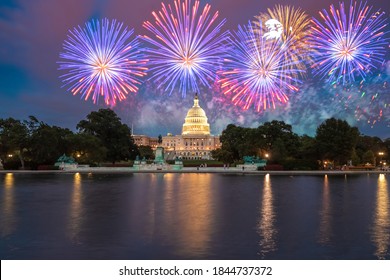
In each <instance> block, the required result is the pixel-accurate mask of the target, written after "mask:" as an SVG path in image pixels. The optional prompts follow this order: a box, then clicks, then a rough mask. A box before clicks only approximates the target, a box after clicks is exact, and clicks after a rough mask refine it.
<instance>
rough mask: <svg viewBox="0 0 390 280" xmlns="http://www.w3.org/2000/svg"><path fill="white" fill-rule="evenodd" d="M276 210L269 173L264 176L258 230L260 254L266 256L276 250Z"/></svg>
mask: <svg viewBox="0 0 390 280" xmlns="http://www.w3.org/2000/svg"><path fill="white" fill-rule="evenodd" d="M275 217H276V215H275V210H274V206H273V196H272V187H271V178H270V175H269V174H267V175H265V177H264V188H263V196H262V199H261V209H260V221H259V225H258V232H259V235H260V243H259V244H260V255H261V256H262V257H263V258H264V257H265V256H266V255H267V254H268V253H270V252H273V251H275V250H276V235H277V230H276V228H275Z"/></svg>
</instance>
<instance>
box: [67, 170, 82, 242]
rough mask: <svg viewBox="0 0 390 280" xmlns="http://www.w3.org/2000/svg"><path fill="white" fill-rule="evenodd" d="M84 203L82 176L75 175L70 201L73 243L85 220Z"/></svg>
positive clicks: (69, 224) (70, 224) (70, 223)
mask: <svg viewBox="0 0 390 280" xmlns="http://www.w3.org/2000/svg"><path fill="white" fill-rule="evenodd" d="M82 210H83V201H82V188H81V175H80V173H75V174H74V175H73V192H72V197H71V201H70V212H69V222H68V230H69V235H70V238H71V239H72V240H73V241H77V237H78V236H79V234H80V231H81V226H82V220H83V213H82Z"/></svg>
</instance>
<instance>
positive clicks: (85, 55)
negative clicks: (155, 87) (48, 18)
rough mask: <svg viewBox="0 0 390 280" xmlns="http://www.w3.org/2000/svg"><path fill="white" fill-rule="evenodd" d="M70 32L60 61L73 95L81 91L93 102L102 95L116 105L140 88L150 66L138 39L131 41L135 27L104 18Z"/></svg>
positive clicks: (67, 84)
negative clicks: (131, 28)
mask: <svg viewBox="0 0 390 280" xmlns="http://www.w3.org/2000/svg"><path fill="white" fill-rule="evenodd" d="M69 33H70V34H69V35H68V39H67V40H65V42H64V44H63V48H64V51H63V52H62V53H61V54H60V58H61V59H63V60H62V61H60V62H58V63H59V64H60V67H59V70H65V71H67V73H66V74H63V75H62V76H61V78H63V82H64V86H67V87H68V88H69V90H70V92H72V93H73V95H76V94H81V95H82V97H83V98H84V99H85V100H87V99H88V98H90V97H92V100H93V102H94V103H97V102H98V100H99V97H100V96H102V97H103V98H104V102H105V103H106V104H107V105H115V104H116V102H117V101H118V100H119V101H121V100H123V99H125V98H126V95H127V94H128V93H129V92H136V91H137V90H138V87H137V85H139V84H140V83H141V80H140V78H141V77H143V76H145V75H146V70H147V68H146V67H145V65H144V64H145V63H146V60H145V59H143V55H142V53H141V50H140V48H139V45H140V43H139V40H138V39H137V38H135V39H133V40H131V41H130V40H129V39H130V37H131V35H132V34H133V30H128V29H127V28H123V24H122V23H118V22H117V21H116V20H112V21H111V22H110V21H109V20H108V19H103V20H102V21H101V22H100V21H98V20H95V21H94V20H92V21H91V22H88V23H86V24H85V27H84V28H82V27H80V26H78V27H77V28H74V29H73V31H69Z"/></svg>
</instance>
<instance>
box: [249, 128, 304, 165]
mask: <svg viewBox="0 0 390 280" xmlns="http://www.w3.org/2000/svg"><path fill="white" fill-rule="evenodd" d="M257 130H258V137H259V139H262V147H261V148H262V149H264V150H265V151H270V152H271V153H272V158H273V159H276V158H277V160H278V161H282V160H284V159H286V158H287V157H295V156H296V155H297V153H298V145H299V137H298V135H297V134H295V133H294V132H293V131H292V126H291V125H289V124H286V123H285V122H283V121H272V122H265V123H264V124H263V125H260V126H259V127H258V128H257ZM274 153H276V157H274V155H273V154H274Z"/></svg>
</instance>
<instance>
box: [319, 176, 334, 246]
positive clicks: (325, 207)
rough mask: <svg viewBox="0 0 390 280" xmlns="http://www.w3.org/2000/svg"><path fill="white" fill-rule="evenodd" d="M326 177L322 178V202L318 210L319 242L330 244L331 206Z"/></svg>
mask: <svg viewBox="0 0 390 280" xmlns="http://www.w3.org/2000/svg"><path fill="white" fill-rule="evenodd" d="M331 203H332V202H331V198H330V186H329V179H328V175H325V176H324V185H323V192H322V202H321V210H320V230H319V232H320V233H319V242H320V243H322V244H330V241H331V234H332V204H331Z"/></svg>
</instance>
